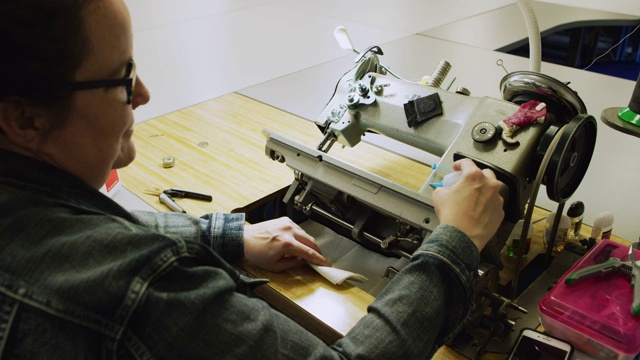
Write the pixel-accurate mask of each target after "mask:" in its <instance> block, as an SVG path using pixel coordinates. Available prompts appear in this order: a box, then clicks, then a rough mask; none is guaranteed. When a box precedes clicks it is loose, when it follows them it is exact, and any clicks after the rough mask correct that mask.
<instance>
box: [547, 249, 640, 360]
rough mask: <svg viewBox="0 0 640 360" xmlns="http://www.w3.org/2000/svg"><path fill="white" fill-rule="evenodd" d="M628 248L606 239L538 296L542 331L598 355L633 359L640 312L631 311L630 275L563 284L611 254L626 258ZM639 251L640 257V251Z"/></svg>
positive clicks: (639, 347) (639, 346)
mask: <svg viewBox="0 0 640 360" xmlns="http://www.w3.org/2000/svg"><path fill="white" fill-rule="evenodd" d="M628 253H629V246H627V245H622V244H619V243H616V242H614V241H610V240H603V241H601V242H600V243H598V244H597V245H596V246H594V247H593V248H592V249H591V250H590V251H589V252H588V253H587V254H585V256H583V257H582V259H580V260H579V261H578V262H576V263H575V264H574V265H573V266H572V267H571V269H569V271H567V273H565V274H564V275H563V276H562V278H560V280H558V283H557V284H556V285H555V286H554V287H553V288H552V289H551V291H549V293H548V294H547V295H546V296H545V297H544V298H543V299H542V300H541V301H540V305H539V307H538V309H539V310H540V314H541V319H542V326H543V327H544V331H545V332H548V333H549V334H551V335H553V336H556V337H558V338H561V339H564V340H566V341H569V342H570V343H572V344H573V346H574V347H575V348H576V349H579V350H581V351H582V352H584V353H586V354H589V355H592V356H594V357H596V358H597V359H629V360H631V359H633V358H634V357H635V356H636V355H637V354H638V353H640V316H638V317H637V318H634V317H633V316H632V315H631V302H632V301H633V289H632V288H631V283H630V277H629V276H628V275H625V274H623V273H619V272H611V273H608V274H605V275H604V276H599V275H596V276H595V277H592V278H589V279H585V280H582V281H581V282H578V283H575V284H572V285H567V284H565V283H564V279H565V278H566V277H567V275H569V274H571V273H572V272H574V271H576V270H578V269H582V268H585V267H587V266H590V265H594V264H596V263H602V262H603V261H606V260H607V259H608V258H609V257H617V258H619V259H620V260H622V261H626V260H627V255H628ZM635 256H636V259H640V252H638V251H635ZM638 283H639V284H638V286H640V279H638Z"/></svg>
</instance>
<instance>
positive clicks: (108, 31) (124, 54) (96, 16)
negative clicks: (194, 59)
mask: <svg viewBox="0 0 640 360" xmlns="http://www.w3.org/2000/svg"><path fill="white" fill-rule="evenodd" d="M85 17H86V19H85V23H86V25H87V29H88V34H89V37H90V39H91V42H92V44H91V45H92V47H91V49H92V50H91V53H90V54H89V56H88V57H87V59H85V61H84V64H83V65H82V66H81V67H80V69H79V71H78V72H77V74H76V78H75V81H91V80H104V79H117V78H122V77H124V76H125V71H126V69H127V64H128V62H129V61H130V60H131V59H132V56H133V49H132V32H131V21H130V18H129V12H128V10H127V8H126V5H125V4H124V2H123V1H122V0H100V1H97V2H95V3H93V4H91V5H89V9H88V11H87V13H86V16H85ZM126 99H127V93H126V89H125V87H124V86H120V87H113V88H106V89H94V90H80V91H76V92H74V93H73V95H72V103H71V109H70V112H69V115H68V118H67V119H66V120H65V121H64V124H63V126H62V127H61V128H60V129H58V130H55V131H54V132H53V133H52V134H51V135H50V136H49V137H48V138H47V139H46V141H45V143H44V144H43V146H42V148H41V149H40V150H41V151H40V158H42V159H43V160H44V161H46V162H49V163H51V164H53V165H55V166H57V167H60V168H62V169H65V170H67V171H69V172H70V173H72V174H74V175H76V176H78V177H80V178H81V179H83V180H84V181H86V182H87V183H88V184H90V185H92V186H93V187H95V188H100V187H101V186H102V185H103V184H104V182H105V181H106V179H107V177H108V175H109V172H110V171H111V169H117V168H121V167H124V166H126V165H128V164H129V163H131V161H133V159H134V158H135V155H136V150H135V145H134V144H133V141H132V135H133V124H134V119H133V109H135V108H136V107H138V106H140V105H144V104H146V103H147V102H148V101H149V92H148V90H147V88H146V87H145V85H144V83H143V82H142V81H141V79H140V78H139V77H138V78H137V80H136V84H135V87H134V90H133V98H132V103H131V105H128V104H127V100H126Z"/></svg>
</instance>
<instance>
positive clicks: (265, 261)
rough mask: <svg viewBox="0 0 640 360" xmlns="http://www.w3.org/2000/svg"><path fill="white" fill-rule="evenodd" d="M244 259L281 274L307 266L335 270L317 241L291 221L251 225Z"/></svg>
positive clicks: (277, 220) (279, 220)
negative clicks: (309, 264) (321, 251)
mask: <svg viewBox="0 0 640 360" xmlns="http://www.w3.org/2000/svg"><path fill="white" fill-rule="evenodd" d="M244 255H245V257H246V258H247V260H249V261H251V262H252V263H254V264H255V265H258V266H260V267H261V268H263V269H266V270H270V271H275V272H280V271H283V270H287V269H290V268H293V267H296V266H299V265H301V264H304V263H305V262H307V261H309V262H311V263H314V264H317V265H322V266H331V264H330V263H329V262H328V261H327V259H325V258H324V257H323V256H322V255H320V248H319V247H318V245H317V244H316V241H315V239H314V238H313V237H312V236H311V235H309V234H307V233H306V232H305V231H304V230H302V228H301V227H300V226H298V224H296V223H294V222H293V221H292V220H291V219H289V218H288V217H281V218H279V219H274V220H269V221H264V222H261V223H257V224H253V225H247V226H245V228H244Z"/></svg>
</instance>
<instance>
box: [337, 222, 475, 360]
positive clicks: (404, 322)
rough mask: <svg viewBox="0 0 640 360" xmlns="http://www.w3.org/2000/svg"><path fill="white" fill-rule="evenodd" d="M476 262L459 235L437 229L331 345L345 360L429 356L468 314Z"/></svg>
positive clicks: (468, 243) (470, 247) (465, 239)
mask: <svg viewBox="0 0 640 360" xmlns="http://www.w3.org/2000/svg"><path fill="white" fill-rule="evenodd" d="M479 263H480V253H479V252H478V250H477V247H476V246H475V245H474V244H473V242H471V240H470V239H469V238H468V237H467V236H466V235H465V234H464V233H463V232H461V231H459V230H458V229H456V228H454V227H452V226H446V225H441V226H439V227H438V228H436V230H435V231H434V232H433V234H432V235H431V236H430V237H429V239H428V240H427V241H425V242H424V243H423V244H422V246H421V247H420V248H419V249H418V250H417V251H416V252H415V253H414V255H413V257H412V259H411V262H410V264H409V265H408V266H407V267H406V268H405V269H403V270H402V271H401V272H400V273H399V274H398V275H397V276H396V277H395V278H394V280H393V281H391V282H390V283H389V285H388V286H387V287H386V288H385V289H384V291H383V292H382V293H381V294H380V295H379V296H378V297H377V299H376V300H375V301H374V303H373V304H371V306H370V307H369V308H368V315H367V316H365V317H364V318H363V319H362V320H361V321H360V322H358V324H356V326H355V327H354V328H353V329H352V330H351V331H350V332H349V333H348V335H347V336H345V337H344V338H343V339H341V340H339V341H338V342H337V343H336V346H337V347H338V348H339V349H340V351H341V352H342V353H343V354H344V355H345V357H346V358H359V356H364V358H371V359H426V358H431V357H432V356H433V354H434V353H435V352H436V351H437V350H438V349H439V348H440V347H441V346H442V345H444V344H445V343H446V341H448V340H449V338H450V337H451V336H452V335H453V334H454V333H455V332H457V331H458V330H459V329H460V328H461V326H462V323H463V321H464V319H465V318H466V317H467V315H468V314H469V312H470V310H471V306H472V281H473V277H474V276H475V274H477V266H478V264H479ZM371 329H375V330H373V331H372V330H371ZM363 345H364V346H363Z"/></svg>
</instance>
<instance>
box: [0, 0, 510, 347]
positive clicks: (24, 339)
mask: <svg viewBox="0 0 640 360" xmlns="http://www.w3.org/2000/svg"><path fill="white" fill-rule="evenodd" d="M0 30H1V33H2V34H3V36H2V37H0V39H1V40H0V53H2V54H5V55H3V56H1V57H0V69H4V70H3V71H2V73H1V75H0V206H2V209H3V210H2V211H3V214H2V217H0V339H2V341H0V356H4V357H6V358H9V359H11V358H61V359H68V358H76V357H78V358H80V357H81V358H124V359H128V358H132V359H133V358H157V359H161V358H166V359H192V358H194V359H195V358H205V357H206V358H212V357H213V358H241V359H253V358H255V359H268V358H291V359H316V358H317V359H321V358H355V357H361V358H372V359H375V358H382V357H385V358H388V359H392V358H398V359H411V358H424V357H428V356H430V355H431V354H433V352H434V351H435V350H436V349H437V348H438V347H439V346H440V345H442V343H443V342H444V341H445V340H446V338H447V337H448V336H449V335H450V334H452V333H453V332H454V331H455V330H456V328H457V327H458V326H459V324H460V322H461V321H462V320H463V319H464V318H465V316H466V314H467V313H468V311H469V308H470V305H471V300H470V299H471V297H470V292H471V286H470V284H471V279H472V273H473V272H474V271H475V269H476V267H477V265H478V263H479V251H480V250H481V249H482V248H483V247H484V245H485V244H486V243H487V242H488V241H489V239H490V238H491V237H492V235H493V234H494V233H495V231H496V230H497V227H498V225H499V224H500V222H501V220H502V217H503V213H502V199H501V198H500V196H499V194H498V190H499V185H500V184H499V182H498V181H497V180H496V179H495V176H494V174H493V173H492V172H490V171H488V170H482V171H481V170H479V169H478V168H477V167H476V166H475V165H474V164H473V162H471V161H468V160H467V161H461V162H458V163H456V164H455V169H456V170H460V171H462V174H463V175H462V179H461V180H460V182H459V183H458V184H456V185H455V186H454V187H452V188H447V189H439V190H437V191H436V192H435V193H434V201H435V202H436V211H437V213H438V218H439V220H440V221H441V223H442V225H441V226H440V227H439V228H438V229H437V230H436V231H434V233H433V234H432V236H431V237H430V238H429V240H428V241H425V243H424V244H423V246H422V247H421V248H420V249H419V250H418V251H417V252H416V254H414V257H413V259H412V261H411V264H410V265H409V266H407V267H406V268H405V269H404V270H403V271H402V272H401V273H400V274H399V275H397V276H396V278H395V279H394V280H393V281H392V282H391V283H390V284H389V286H388V287H387V288H386V289H385V291H384V292H383V293H382V294H381V295H380V296H379V297H378V299H377V300H376V301H375V302H374V304H372V306H371V307H370V309H369V311H370V313H369V315H367V316H365V317H364V318H363V319H362V320H361V321H360V322H359V323H358V324H357V325H356V326H355V327H354V329H352V330H351V331H350V332H349V334H348V335H347V336H345V337H344V338H343V339H341V340H339V341H338V342H336V344H333V345H332V346H327V345H326V344H324V343H322V342H321V341H320V340H319V339H317V338H316V337H314V336H313V335H311V334H309V333H308V332H306V331H305V330H304V329H302V328H300V327H299V326H298V325H297V324H296V323H294V322H293V321H291V320H289V319H288V318H286V317H284V316H282V315H281V314H280V313H278V312H276V311H273V310H272V309H271V308H270V307H269V306H268V305H267V304H265V303H264V302H262V301H260V300H258V299H255V298H251V297H249V296H246V295H245V294H246V293H247V292H248V291H249V290H250V289H251V288H252V287H253V286H257V285H259V284H260V282H259V281H255V280H250V279H247V278H244V277H242V276H241V275H239V274H238V273H237V272H236V271H235V270H234V269H233V268H232V267H231V266H230V265H229V264H228V263H227V261H235V260H238V259H240V258H242V257H243V256H244V257H246V258H247V259H248V260H250V261H252V262H254V263H256V264H257V265H259V266H261V267H264V268H266V269H268V270H272V271H281V270H284V269H287V268H290V267H292V266H297V265H300V264H302V263H304V262H305V261H311V262H313V263H316V264H320V265H328V263H327V261H326V260H325V259H324V258H323V257H322V255H320V254H319V251H318V248H317V246H316V245H315V241H314V239H313V238H312V237H310V236H309V235H308V234H306V233H305V232H304V231H302V229H300V228H299V227H298V226H297V225H296V224H294V223H293V222H292V221H291V220H289V219H287V218H282V219H277V220H272V221H268V222H265V223H260V224H255V225H248V226H245V225H244V217H243V215H242V214H209V215H207V216H203V217H202V218H194V217H191V216H188V215H186V214H178V213H161V214H156V213H142V212H137V213H129V212H127V211H126V210H124V209H123V208H121V207H120V206H119V205H117V204H116V203H114V202H113V201H112V200H110V199H109V198H107V197H105V196H103V195H102V194H101V193H100V192H99V191H98V190H97V189H99V188H100V186H101V185H102V184H103V183H104V182H105V181H106V179H107V176H108V174H109V171H110V170H111V169H115V168H121V167H124V166H126V165H128V164H129V163H130V162H131V161H133V159H134V158H135V146H134V144H133V142H132V134H133V124H134V121H133V109H135V108H137V107H138V106H140V105H144V104H146V103H147V102H148V101H149V98H150V97H149V92H148V90H147V88H146V87H145V85H144V83H143V82H142V81H141V79H140V78H137V77H136V74H135V70H136V69H135V62H134V61H133V59H132V53H133V49H132V32H131V22H130V18H129V14H128V11H127V8H126V6H125V4H124V2H123V1H122V0H23V1H12V0H0ZM469 204H472V206H469ZM283 254H284V255H286V256H283Z"/></svg>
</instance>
